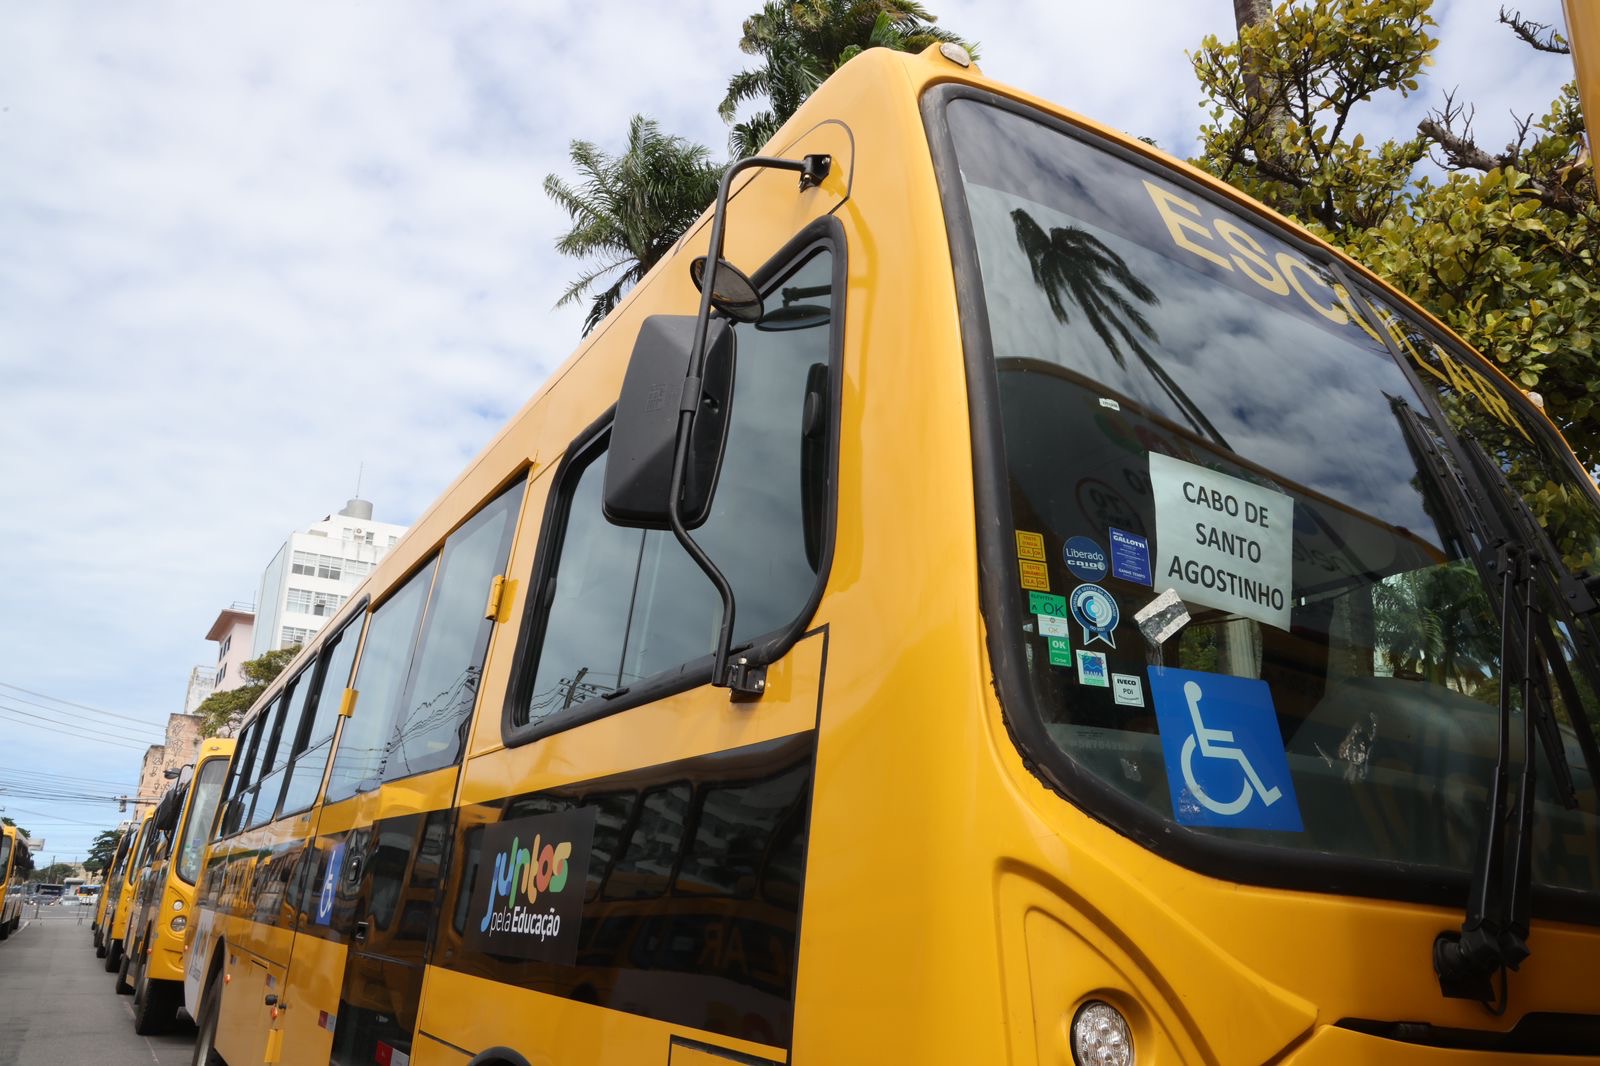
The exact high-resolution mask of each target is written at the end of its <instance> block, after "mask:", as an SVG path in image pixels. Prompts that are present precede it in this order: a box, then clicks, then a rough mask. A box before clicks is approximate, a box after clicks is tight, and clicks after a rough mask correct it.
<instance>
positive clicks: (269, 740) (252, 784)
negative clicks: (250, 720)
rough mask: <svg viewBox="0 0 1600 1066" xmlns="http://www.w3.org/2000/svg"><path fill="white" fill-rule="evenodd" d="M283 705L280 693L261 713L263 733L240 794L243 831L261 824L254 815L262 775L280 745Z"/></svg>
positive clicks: (240, 823) (240, 824) (259, 737)
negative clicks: (279, 735) (279, 732)
mask: <svg viewBox="0 0 1600 1066" xmlns="http://www.w3.org/2000/svg"><path fill="white" fill-rule="evenodd" d="M283 704H284V698H283V694H282V693H280V694H279V695H278V696H276V697H274V698H273V701H272V702H271V703H269V704H267V706H266V707H265V708H264V709H263V710H262V712H261V726H260V729H261V732H260V734H259V735H258V736H257V738H256V749H255V753H254V754H253V755H252V756H251V757H250V763H249V766H248V772H249V776H248V777H246V778H245V782H244V791H242V792H240V793H239V828H241V829H248V828H250V827H251V826H253V825H258V824H260V823H259V822H257V821H256V820H255V818H254V814H255V809H256V805H257V804H258V803H260V796H261V778H262V775H264V774H265V773H266V771H267V762H268V760H269V759H271V758H272V749H273V748H274V747H275V746H276V745H277V743H278V731H279V727H280V726H281V725H282V723H283Z"/></svg>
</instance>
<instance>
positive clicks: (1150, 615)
mask: <svg viewBox="0 0 1600 1066" xmlns="http://www.w3.org/2000/svg"><path fill="white" fill-rule="evenodd" d="M1133 620H1134V621H1135V622H1137V623H1138V624H1139V632H1141V633H1143V634H1144V639H1145V640H1148V641H1149V642H1150V643H1151V644H1154V645H1156V646H1157V647H1160V646H1161V645H1163V644H1165V643H1166V642H1167V641H1169V640H1171V639H1172V638H1173V637H1175V636H1177V634H1178V631H1179V630H1180V629H1182V628H1183V627H1184V626H1186V625H1188V624H1189V609H1188V608H1187V607H1185V606H1184V605H1183V600H1182V598H1180V597H1179V596H1178V590H1177V589H1168V590H1167V591H1165V592H1163V593H1162V594H1161V595H1159V596H1157V597H1156V598H1155V599H1153V600H1151V601H1150V602H1149V603H1147V604H1145V605H1144V606H1143V607H1141V608H1139V610H1138V613H1136V614H1135V615H1134V616H1133Z"/></svg>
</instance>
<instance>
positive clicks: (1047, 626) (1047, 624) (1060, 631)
mask: <svg viewBox="0 0 1600 1066" xmlns="http://www.w3.org/2000/svg"><path fill="white" fill-rule="evenodd" d="M1034 617H1035V618H1037V619H1038V620H1039V635H1040V636H1041V637H1068V638H1070V637H1071V636H1072V623H1070V622H1068V621H1067V620H1066V619H1065V618H1057V617H1056V616H1055V615H1053V614H1039V615H1034Z"/></svg>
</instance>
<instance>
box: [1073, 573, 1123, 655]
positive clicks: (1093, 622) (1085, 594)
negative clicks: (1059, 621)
mask: <svg viewBox="0 0 1600 1066" xmlns="http://www.w3.org/2000/svg"><path fill="white" fill-rule="evenodd" d="M1072 617H1073V618H1076V619H1077V620H1078V624H1079V625H1080V626H1082V627H1083V643H1084V644H1085V645H1089V644H1093V643H1094V642H1095V641H1097V640H1098V641H1101V642H1103V643H1105V644H1108V645H1110V646H1111V647H1113V648H1115V647H1116V646H1117V642H1116V641H1115V640H1114V639H1113V638H1112V635H1111V631H1112V630H1113V629H1116V628H1117V623H1118V622H1120V621H1121V620H1122V612H1121V611H1119V610H1118V609H1117V601H1116V600H1114V599H1112V598H1111V593H1109V592H1107V591H1106V590H1105V589H1103V588H1101V587H1100V586H1099V585H1079V586H1078V587H1077V588H1075V589H1073V590H1072Z"/></svg>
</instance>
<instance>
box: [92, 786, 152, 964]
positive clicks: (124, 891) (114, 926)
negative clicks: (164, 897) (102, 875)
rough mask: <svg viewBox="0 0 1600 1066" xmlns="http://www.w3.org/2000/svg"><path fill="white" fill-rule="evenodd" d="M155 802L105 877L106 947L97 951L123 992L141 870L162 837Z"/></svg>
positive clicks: (103, 931)
mask: <svg viewBox="0 0 1600 1066" xmlns="http://www.w3.org/2000/svg"><path fill="white" fill-rule="evenodd" d="M156 806H157V805H156V804H152V805H151V806H150V808H149V809H148V810H146V811H145V812H144V814H143V815H141V816H140V818H139V826H138V828H137V829H134V830H133V831H132V833H133V835H132V843H130V844H129V845H128V849H127V851H126V852H125V853H124V854H123V855H122V859H121V865H120V866H115V867H113V868H112V871H111V875H110V876H108V877H107V878H106V888H105V894H106V896H107V897H109V900H108V902H107V903H106V913H105V917H104V918H103V919H102V921H101V926H100V938H101V940H102V942H103V949H104V950H103V951H97V952H96V953H97V954H99V955H100V957H101V958H103V959H105V970H106V973H114V974H116V975H117V992H118V993H121V992H123V991H124V987H125V982H124V980H123V976H122V973H121V972H120V971H121V968H122V961H123V956H124V954H125V952H124V949H123V945H124V944H126V943H127V936H128V925H129V922H130V918H131V912H132V911H133V897H134V893H135V892H136V891H137V890H138V887H139V873H140V871H141V870H143V869H144V868H146V867H147V866H148V865H149V862H150V856H151V854H153V853H154V851H155V848H156V844H157V841H158V839H159V834H157V833H155V832H154V831H153V830H152V828H151V826H152V823H153V819H154V816H155V813H156Z"/></svg>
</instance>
